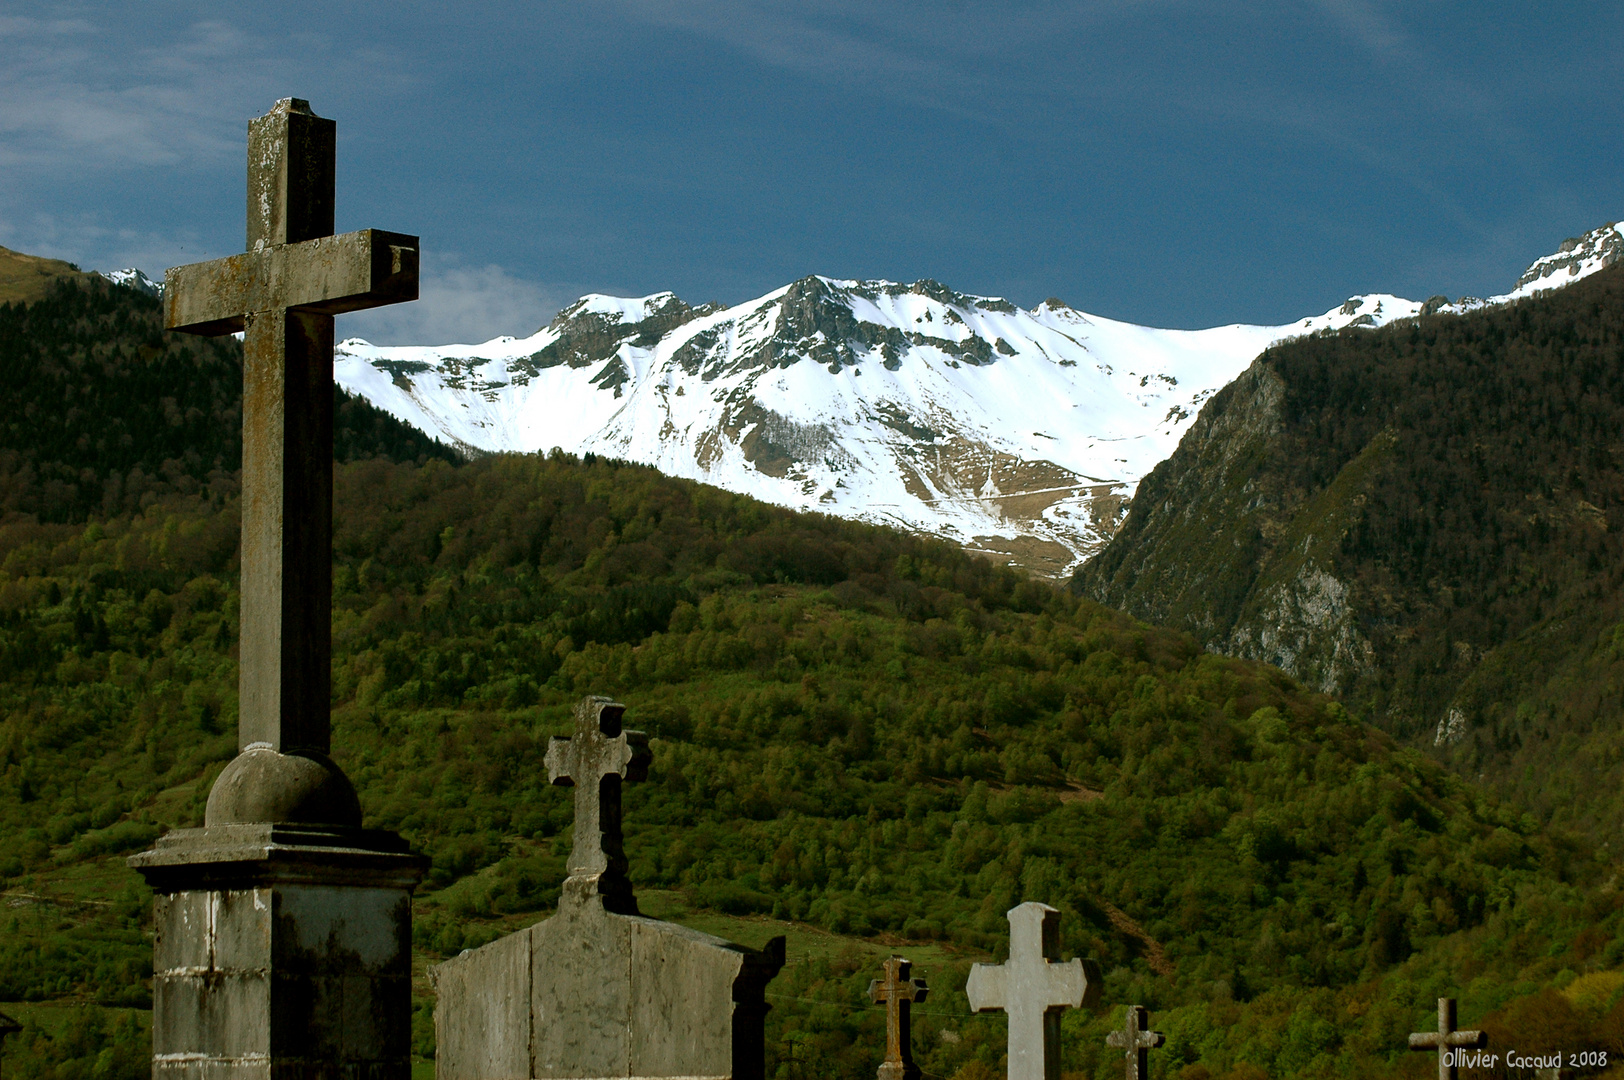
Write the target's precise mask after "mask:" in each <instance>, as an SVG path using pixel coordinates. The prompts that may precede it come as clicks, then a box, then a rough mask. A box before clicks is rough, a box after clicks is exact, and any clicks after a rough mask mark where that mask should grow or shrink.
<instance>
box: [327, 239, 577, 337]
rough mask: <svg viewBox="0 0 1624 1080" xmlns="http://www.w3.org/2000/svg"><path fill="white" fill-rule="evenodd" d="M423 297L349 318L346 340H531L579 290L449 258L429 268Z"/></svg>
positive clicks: (342, 331)
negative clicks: (359, 338) (508, 337)
mask: <svg viewBox="0 0 1624 1080" xmlns="http://www.w3.org/2000/svg"><path fill="white" fill-rule="evenodd" d="M419 291H420V298H419V299H418V300H416V301H415V302H413V303H410V304H395V305H393V306H391V307H385V308H374V309H372V310H371V311H363V312H357V313H356V314H354V315H345V316H343V317H342V318H341V319H339V322H338V334H339V336H340V337H361V338H366V339H367V340H368V341H370V342H372V343H373V344H375V345H429V344H433V345H444V344H448V343H451V342H463V343H467V342H480V341H489V340H490V339H491V338H493V337H498V336H500V335H503V334H511V335H513V336H514V337H525V336H528V335H530V334H532V333H534V332H535V331H536V330H537V328H539V327H541V326H543V325H545V324H546V323H547V322H549V321H550V320H551V319H552V317H553V316H554V315H555V314H557V313H558V311H559V309H560V308H562V307H563V306H564V305H565V304H566V303H568V302H569V301H571V300H574V299H575V298H576V295H577V294H576V292H575V291H573V290H571V289H569V288H568V287H565V286H558V285H550V284H545V283H542V282H538V281H529V280H526V279H524V278H520V277H516V276H514V275H513V274H511V273H509V272H508V271H507V270H505V269H503V268H502V267H500V266H494V265H486V266H463V265H459V264H457V263H455V262H454V261H453V262H450V264H449V265H446V260H441V265H440V266H439V267H438V268H437V269H436V268H434V267H433V266H429V267H425V268H424V275H423V280H422V286H421V289H420V290H419Z"/></svg>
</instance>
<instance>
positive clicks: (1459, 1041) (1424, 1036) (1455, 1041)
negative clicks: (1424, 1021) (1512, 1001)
mask: <svg viewBox="0 0 1624 1080" xmlns="http://www.w3.org/2000/svg"><path fill="white" fill-rule="evenodd" d="M1488 1045H1489V1033H1488V1032H1486V1031H1456V1030H1455V999H1454V998H1443V997H1441V998H1439V999H1438V1030H1437V1031H1418V1032H1412V1033H1411V1034H1410V1049H1411V1050H1435V1051H1437V1053H1438V1080H1456V1078H1457V1077H1458V1076H1459V1072H1458V1071H1457V1068H1456V1065H1455V1055H1454V1054H1452V1053H1450V1051H1451V1050H1481V1049H1483V1048H1484V1047H1485V1046H1488Z"/></svg>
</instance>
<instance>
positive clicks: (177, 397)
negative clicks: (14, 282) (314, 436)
mask: <svg viewBox="0 0 1624 1080" xmlns="http://www.w3.org/2000/svg"><path fill="white" fill-rule="evenodd" d="M0 358H3V362H0V515H6V514H29V515H33V516H34V517H36V518H38V519H39V520H41V521H84V520H86V519H87V518H88V517H90V516H92V515H102V516H105V515H113V514H119V513H128V512H131V511H136V510H139V509H141V508H142V507H143V506H145V505H146V504H147V503H148V502H149V501H150V500H152V499H154V498H158V497H161V496H164V495H167V494H175V493H178V494H193V493H196V492H200V491H203V490H210V491H213V492H214V493H215V494H216V495H217V496H218V495H220V494H223V493H225V492H229V491H232V490H235V486H236V479H235V477H236V473H237V470H238V468H239V467H240V466H241V459H242V346H241V344H240V343H239V342H237V341H236V340H234V339H233V338H231V337H223V338H199V337H192V336H190V335H186V334H168V333H165V332H164V331H163V327H162V318H161V315H160V312H159V305H158V301H157V300H154V299H152V298H151V297H148V296H145V295H143V294H141V293H138V292H136V291H135V290H133V289H129V288H124V287H121V286H117V285H113V284H112V283H111V282H108V281H106V280H105V279H102V278H99V277H93V276H92V277H85V278H79V279H68V280H61V281H58V282H57V283H56V284H55V285H54V286H53V287H51V288H50V290H49V292H48V294H47V295H46V296H45V298H43V299H41V300H38V301H36V302H34V303H30V304H0ZM333 392H334V415H333V444H334V451H335V453H336V455H337V457H338V460H340V461H349V460H352V459H355V458H363V457H372V456H374V455H377V454H383V455H386V456H388V457H390V458H393V459H394V460H397V461H420V460H427V459H428V458H430V457H433V458H437V459H440V460H445V461H453V460H457V459H458V456H457V455H456V454H455V452H454V451H452V450H451V449H450V448H448V447H446V446H444V445H442V444H440V443H437V442H435V441H434V440H432V439H429V438H428V437H426V436H424V435H423V434H422V433H421V432H418V431H415V430H414V429H412V428H409V427H407V426H406V425H404V424H401V423H399V422H398V421H395V420H394V419H393V418H392V417H390V416H388V415H387V414H385V413H383V412H381V411H380V410H378V409H376V408H374V407H373V406H372V405H371V404H370V403H369V402H367V401H365V400H362V399H360V398H353V397H351V396H350V395H349V394H347V393H345V392H344V391H343V390H342V389H339V388H337V387H335V388H334V391H333Z"/></svg>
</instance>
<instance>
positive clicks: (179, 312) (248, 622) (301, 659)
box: [164, 98, 418, 754]
mask: <svg viewBox="0 0 1624 1080" xmlns="http://www.w3.org/2000/svg"><path fill="white" fill-rule="evenodd" d="M336 130H337V125H336V124H335V123H334V122H333V121H332V120H324V119H322V118H321V117H319V116H317V115H316V114H315V113H313V112H311V111H310V103H309V102H307V101H302V100H300V99H299V98H284V99H283V100H281V101H278V102H277V103H276V106H275V108H273V109H272V110H271V111H270V112H268V113H266V114H265V115H264V116H261V117H259V118H258V119H255V120H252V121H250V122H249V124H248V250H247V251H246V252H244V253H243V254H241V255H233V256H231V257H229V258H225V259H216V260H214V261H213V262H205V263H193V264H191V265H190V266H177V267H175V268H174V269H172V270H170V271H169V272H168V273H167V274H165V275H164V325H165V326H166V327H168V328H169V329H171V330H181V331H184V332H186V333H191V334H205V335H210V336H213V335H219V334H229V333H233V332H236V331H239V330H240V331H242V332H243V415H242V442H243V447H242V636H241V653H240V657H241V660H240V664H239V672H240V674H239V688H240V695H239V706H238V708H239V713H238V716H239V719H238V721H237V744H238V749H244V750H245V749H248V748H249V747H251V746H255V745H256V744H258V745H260V746H265V747H269V748H270V749H272V750H277V751H283V752H287V751H296V750H303V751H315V752H317V753H320V754H326V753H327V751H328V749H329V742H330V728H331V724H330V718H329V715H328V712H329V709H330V708H331V701H330V697H331V680H332V663H331V657H332V567H333V555H332V538H333V316H334V315H338V314H341V313H343V312H346V311H360V310H362V309H363V308H371V307H379V306H381V305H384V304H396V303H400V302H402V301H406V300H415V299H417V263H418V243H417V237H415V236H405V235H402V234H400V233H390V232H382V231H379V230H377V229H363V230H362V231H360V232H352V233H345V234H344V235H343V236H334V235H333V172H334V149H335V138H336Z"/></svg>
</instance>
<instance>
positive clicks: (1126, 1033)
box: [1105, 1005, 1167, 1080]
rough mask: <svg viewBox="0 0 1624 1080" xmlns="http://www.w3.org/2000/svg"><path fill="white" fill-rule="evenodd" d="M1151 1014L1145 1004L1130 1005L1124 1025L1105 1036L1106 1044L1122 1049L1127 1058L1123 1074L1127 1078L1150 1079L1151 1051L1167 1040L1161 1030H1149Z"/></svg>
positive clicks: (1134, 1079) (1135, 1079)
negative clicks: (1146, 1009)
mask: <svg viewBox="0 0 1624 1080" xmlns="http://www.w3.org/2000/svg"><path fill="white" fill-rule="evenodd" d="M1149 1025H1150V1014H1148V1013H1147V1012H1145V1007H1144V1006H1143V1005H1129V1006H1128V1014H1127V1016H1126V1017H1124V1018H1123V1021H1122V1027H1121V1028H1119V1029H1118V1030H1116V1031H1113V1032H1111V1033H1110V1034H1109V1035H1107V1036H1106V1037H1105V1045H1106V1046H1109V1047H1111V1048H1112V1049H1113V1050H1121V1051H1122V1056H1123V1057H1124V1058H1126V1059H1127V1062H1126V1065H1125V1066H1124V1069H1123V1075H1124V1076H1126V1077H1127V1080H1150V1052H1151V1050H1153V1049H1154V1048H1156V1047H1158V1046H1160V1045H1162V1044H1163V1043H1164V1042H1166V1041H1167V1036H1165V1035H1163V1034H1162V1033H1161V1032H1159V1031H1151V1030H1149Z"/></svg>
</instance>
